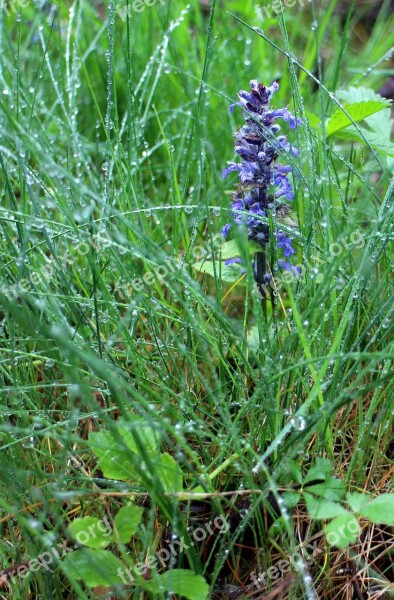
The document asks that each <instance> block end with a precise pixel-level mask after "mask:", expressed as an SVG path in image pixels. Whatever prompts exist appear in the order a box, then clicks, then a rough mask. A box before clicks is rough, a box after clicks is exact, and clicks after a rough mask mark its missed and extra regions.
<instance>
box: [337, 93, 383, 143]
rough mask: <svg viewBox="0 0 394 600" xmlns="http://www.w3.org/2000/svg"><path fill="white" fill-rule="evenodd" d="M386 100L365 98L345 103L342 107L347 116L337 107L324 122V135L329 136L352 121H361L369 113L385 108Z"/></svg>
mask: <svg viewBox="0 0 394 600" xmlns="http://www.w3.org/2000/svg"><path fill="white" fill-rule="evenodd" d="M387 106H388V102H387V100H384V99H383V98H381V99H380V100H366V101H361V102H353V103H352V104H349V103H345V105H344V108H345V110H346V111H347V112H348V114H349V116H350V117H351V119H349V117H348V116H347V115H346V114H345V113H344V112H343V110H342V109H340V108H338V109H337V110H336V111H335V112H334V114H333V115H332V116H331V117H330V118H329V120H328V121H327V124H326V135H327V137H329V136H330V135H333V134H334V133H336V132H337V131H340V130H341V129H345V128H346V127H349V126H350V125H352V124H353V123H358V122H359V121H363V120H364V119H366V118H367V117H369V116H370V115H373V114H374V113H376V112H378V111H379V110H383V109H384V108H387Z"/></svg>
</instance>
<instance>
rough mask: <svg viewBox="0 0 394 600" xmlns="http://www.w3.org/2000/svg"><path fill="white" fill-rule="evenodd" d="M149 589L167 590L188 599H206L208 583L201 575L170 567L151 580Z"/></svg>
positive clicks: (157, 591) (154, 590)
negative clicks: (170, 568) (169, 569)
mask: <svg viewBox="0 0 394 600" xmlns="http://www.w3.org/2000/svg"><path fill="white" fill-rule="evenodd" d="M150 584H151V589H152V591H153V592H155V593H157V594H158V593H159V592H163V591H167V592H170V593H172V594H175V595H178V596H183V597H185V598H188V600H206V599H207V598H208V594H209V585H208V584H207V582H206V581H205V579H204V577H202V575H196V574H195V573H193V571H189V570H187V569H172V570H171V571H166V572H165V573H163V574H161V575H157V576H156V577H155V578H154V579H152V580H151V582H150Z"/></svg>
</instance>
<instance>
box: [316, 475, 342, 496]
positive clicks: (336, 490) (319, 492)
mask: <svg viewBox="0 0 394 600" xmlns="http://www.w3.org/2000/svg"><path fill="white" fill-rule="evenodd" d="M307 489H308V492H311V493H313V494H316V496H320V497H321V498H324V499H325V500H342V498H343V497H344V496H345V492H346V487H345V483H344V482H343V481H341V480H340V479H337V478H336V477H330V479H327V481H324V483H317V484H316V485H308V488H307Z"/></svg>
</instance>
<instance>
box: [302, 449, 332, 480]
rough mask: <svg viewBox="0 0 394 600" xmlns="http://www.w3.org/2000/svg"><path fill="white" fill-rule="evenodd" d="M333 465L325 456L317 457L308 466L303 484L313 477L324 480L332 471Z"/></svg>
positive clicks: (313, 478)
mask: <svg viewBox="0 0 394 600" xmlns="http://www.w3.org/2000/svg"><path fill="white" fill-rule="evenodd" d="M333 469H334V467H333V465H332V463H331V462H330V461H329V460H328V459H327V458H321V457H319V456H318V457H317V458H316V461H315V463H314V464H313V465H312V466H311V467H310V469H309V471H308V473H307V474H306V475H305V478H304V485H305V484H306V483H308V482H309V481H314V480H315V479H317V480H320V479H322V480H323V481H324V480H326V479H327V478H328V477H329V476H330V475H331V473H332V472H333Z"/></svg>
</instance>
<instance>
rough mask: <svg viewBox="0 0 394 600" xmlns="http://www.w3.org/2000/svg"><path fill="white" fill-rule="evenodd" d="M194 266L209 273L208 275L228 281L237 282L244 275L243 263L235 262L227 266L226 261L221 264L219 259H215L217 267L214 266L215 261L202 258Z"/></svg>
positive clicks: (202, 271)
mask: <svg viewBox="0 0 394 600" xmlns="http://www.w3.org/2000/svg"><path fill="white" fill-rule="evenodd" d="M192 266H193V268H194V269H196V270H197V271H200V272H201V273H207V275H211V276H212V277H215V272H216V277H219V275H220V279H221V280H222V281H225V282H227V283H235V282H236V281H237V280H238V279H240V278H241V277H242V273H241V270H242V265H240V264H235V265H229V266H226V265H225V264H224V261H223V262H222V264H221V265H220V266H219V261H215V269H214V267H213V262H212V261H211V260H205V261H203V260H200V261H199V262H196V263H194V264H193V265H192Z"/></svg>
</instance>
